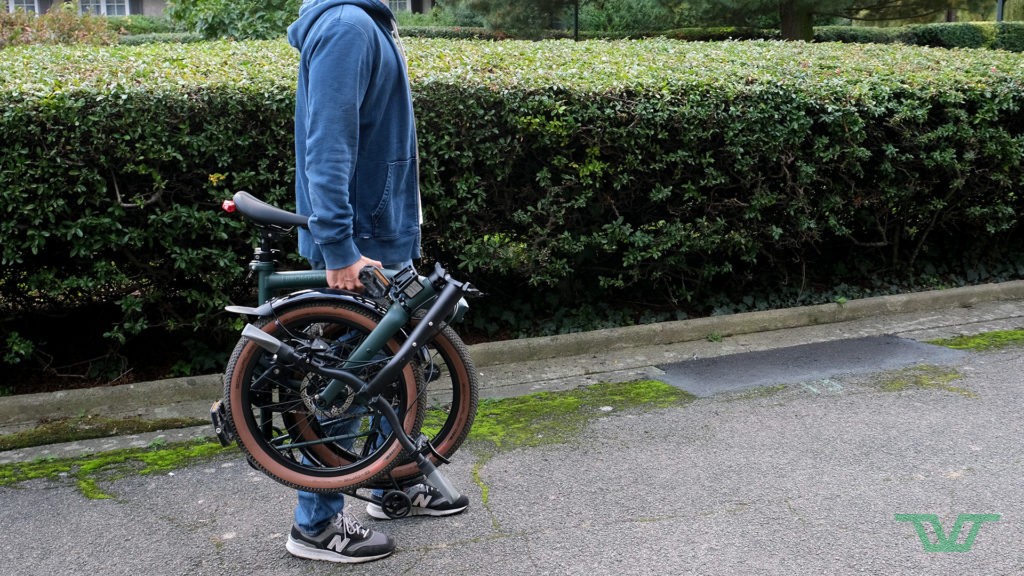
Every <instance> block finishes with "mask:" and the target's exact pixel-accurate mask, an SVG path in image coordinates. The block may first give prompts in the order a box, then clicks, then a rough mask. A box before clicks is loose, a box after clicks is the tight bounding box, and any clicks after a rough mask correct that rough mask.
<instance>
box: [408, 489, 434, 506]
mask: <svg viewBox="0 0 1024 576" xmlns="http://www.w3.org/2000/svg"><path fill="white" fill-rule="evenodd" d="M433 499H434V497H433V496H431V495H430V493H429V492H420V493H419V494H417V495H416V496H415V497H414V498H413V499H412V505H413V506H418V507H420V508H426V507H427V506H430V502H431V501H432V500H433Z"/></svg>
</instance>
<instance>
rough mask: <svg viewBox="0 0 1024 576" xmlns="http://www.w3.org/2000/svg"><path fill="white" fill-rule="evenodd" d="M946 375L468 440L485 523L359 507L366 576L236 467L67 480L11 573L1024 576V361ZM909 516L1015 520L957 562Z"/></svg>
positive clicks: (461, 466)
mask: <svg viewBox="0 0 1024 576" xmlns="http://www.w3.org/2000/svg"><path fill="white" fill-rule="evenodd" d="M993 307H995V308H998V309H999V310H1001V312H999V313H995V312H992V311H991V310H989V309H988V308H985V307H978V308H977V309H975V310H974V311H973V312H972V314H970V315H969V316H970V317H966V316H965V317H963V318H961V319H958V320H951V318H954V316H953V314H954V311H950V312H949V313H948V314H947V313H942V314H931V315H930V316H929V317H930V318H932V319H930V320H928V319H926V318H925V316H927V315H924V316H922V315H917V316H914V317H910V316H907V317H903V318H899V319H896V320H895V321H896V322H897V323H899V327H897V328H893V326H891V325H886V324H885V323H886V322H892V321H893V320H892V319H891V318H887V319H876V320H877V321H875V322H874V323H873V324H872V326H873V327H868V325H867V324H843V325H831V326H829V327H826V328H827V329H826V330H825V332H816V331H815V329H812V328H796V329H791V330H783V331H775V332H771V333H765V334H760V335H747V336H742V337H735V338H725V339H723V340H722V341H721V342H708V341H704V342H703V343H699V344H698V343H690V344H688V345H687V346H685V347H680V346H676V347H675V348H673V351H671V353H670V352H669V348H671V347H658V348H656V349H655V348H652V349H647V350H646V351H644V352H643V354H646V355H647V356H646V357H645V358H646V359H645V360H644V361H643V362H639V361H637V360H636V359H635V355H636V354H639V352H637V351H634V360H632V361H629V362H626V361H625V360H622V359H621V358H623V357H624V356H620V355H619V353H615V354H611V353H609V354H606V355H603V354H601V353H600V352H594V353H593V354H592V355H591V356H593V359H592V360H593V361H592V362H588V363H584V364H582V365H581V364H579V363H577V364H576V365H577V370H576V371H575V373H573V372H572V370H570V369H569V366H570V365H571V363H569V362H563V363H560V364H558V366H555V365H554V364H551V365H550V366H551V367H550V372H548V373H547V376H550V377H547V376H545V377H544V378H541V379H539V380H536V381H537V382H545V383H546V385H547V386H549V387H551V388H558V387H568V386H571V385H576V384H578V383H585V382H586V381H588V380H590V379H598V380H601V379H615V377H616V375H620V376H622V378H625V377H627V376H630V375H638V374H639V375H648V376H650V375H653V376H656V375H657V369H656V368H655V366H658V365H661V364H663V363H664V362H665V361H666V360H665V359H666V358H668V357H670V356H671V357H675V358H677V359H681V358H685V357H687V356H688V355H689V356H690V357H692V356H693V355H694V354H696V355H698V356H699V357H706V356H709V355H712V354H711V353H709V352H705V351H706V350H711V349H715V350H716V351H717V352H719V353H723V354H724V353H729V352H741V351H751V350H770V349H773V348H778V347H780V346H787V345H794V344H800V343H809V342H814V341H822V340H836V339H840V338H844V337H857V336H863V335H868V334H872V333H875V334H877V333H892V334H899V335H900V336H902V337H908V338H911V337H912V338H915V339H927V338H931V337H935V336H938V335H952V334H955V333H958V332H964V333H974V332H982V331H986V330H989V329H995V328H1014V327H1016V328H1020V327H1021V326H1022V324H1024V322H1022V321H1021V315H1020V314H1019V311H1020V309H1021V304H1020V303H1017V304H1009V303H1003V304H999V305H993ZM882 320H884V322H882ZM879 330H882V332H878V331H879ZM598 357H600V358H598ZM759 361H763V359H761V360H759ZM581 366H583V367H586V368H587V369H589V368H592V367H594V366H604V367H605V370H604V371H594V372H591V373H586V370H584V369H583V368H582V367H581ZM938 370H940V371H941V372H944V373H949V372H955V373H956V374H957V375H958V376H959V379H957V380H954V381H952V382H949V383H948V384H949V386H950V387H951V389H939V388H936V389H913V388H911V389H906V390H902V391H895V392H893V391H885V390H884V389H883V388H882V386H881V384H882V383H883V382H884V381H886V380H887V379H891V377H892V376H893V375H894V373H892V372H890V373H868V374H863V373H862V374H833V375H827V376H823V377H820V378H816V379H815V380H811V381H804V380H799V379H797V380H794V381H792V382H788V383H787V385H786V386H785V387H784V388H782V389H781V390H780V389H771V390H766V389H761V390H755V391H752V392H751V391H747V392H741V393H736V394H718V395H713V396H709V397H703V398H698V399H697V400H695V401H694V402H692V403H690V404H688V405H686V406H681V407H676V408H670V409H663V410H653V411H652V410H647V411H623V412H618V411H613V412H612V413H611V415H609V416H607V417H605V418H601V419H599V420H596V421H594V422H593V423H592V424H591V425H590V426H589V427H588V428H586V429H585V430H584V431H583V432H582V433H581V434H580V435H579V436H578V437H576V438H575V439H573V440H572V441H571V442H569V443H567V444H560V445H552V446H546V447H540V448H529V449H520V450H515V451H510V452H504V453H500V454H497V455H494V456H493V457H487V454H486V451H485V450H484V449H483V447H481V446H468V447H466V448H464V449H463V450H461V451H460V452H459V454H458V455H457V458H456V461H455V462H454V463H453V464H452V465H451V466H449V467H447V468H446V471H447V474H448V475H449V477H450V478H451V479H452V480H453V482H455V484H456V485H457V486H459V487H460V489H462V490H463V491H465V492H466V493H468V494H469V495H470V497H471V498H472V502H473V505H472V507H471V508H470V510H469V511H467V512H466V513H465V514H463V515H460V516H457V517H454V518H449V519H442V520H438V519H419V518H416V519H407V520H400V521H393V522H379V521H373V520H370V519H369V518H368V517H367V516H365V514H363V512H362V511H361V510H360V509H358V508H357V513H358V514H359V515H360V516H361V517H362V518H363V519H364V520H365V521H366V523H367V524H368V525H372V526H374V527H378V528H382V529H386V530H389V531H390V532H391V533H392V534H393V535H394V536H395V537H396V538H397V540H398V542H399V549H398V551H397V552H396V554H395V555H393V556H392V557H390V558H388V559H386V560H383V561H381V562H377V563H372V564H367V565H362V566H351V567H338V566H333V565H326V564H320V563H315V562H309V561H303V560H298V559H294V558H292V557H290V556H289V555H288V554H287V552H286V551H285V550H284V541H285V538H286V537H287V532H288V529H289V526H290V513H291V508H292V504H293V495H292V492H291V491H289V490H288V489H286V488H284V487H281V486H279V485H277V484H276V483H274V482H273V481H271V480H269V479H267V478H266V477H264V476H263V475H261V474H259V473H257V472H255V471H253V470H252V469H250V468H249V467H248V466H246V465H245V464H244V462H243V461H242V460H241V459H240V458H239V457H237V455H231V456H228V457H223V458H220V459H217V460H214V461H208V462H205V463H202V464H199V465H195V466H191V467H187V468H184V469H181V470H177V471H175V472H174V473H172V474H165V475H159V476H146V477H142V476H129V477H125V478H122V479H120V480H115V481H112V482H109V483H106V484H104V488H105V489H106V490H107V491H109V492H111V493H113V494H115V495H116V497H115V498H113V499H110V500H89V499H86V498H85V497H83V496H82V495H81V494H80V493H79V492H78V490H77V489H76V488H75V487H74V486H71V485H70V483H69V482H52V481H35V482H30V483H27V484H23V485H20V486H17V487H13V488H0V501H2V502H3V512H2V514H0V531H2V533H3V534H4V538H2V539H0V562H2V564H0V566H3V568H2V573H3V574H11V575H12V576H13V575H18V576H23V575H35V574H38V575H47V576H50V575H63V574H74V575H89V576H92V575H100V574H102V575H108V574H110V575H113V574H126V575H127V574H147V575H152V576H162V575H181V574H190V575H199V574H210V575H217V576H225V575H249V574H258V575H263V574H266V575H292V574H295V575H299V574H301V575H317V574H339V573H344V574H422V575H441V574H473V575H482V576H487V575H495V576H497V575H501V576H505V575H519V574H522V575H535V574H552V575H570V574H581V575H587V576H599V575H621V574H628V575H633V574H636V575H646V574H651V575H655V574H657V575H664V574H723V575H726V574H728V575H734V574H739V575H743V574H772V575H774V574H779V575H792V574H871V575H874V574H913V575H931V574H934V575H940V574H994V575H1015V574H1024V546H1022V542H1024V483H1022V478H1024V450H1022V449H1021V443H1022V439H1024V420H1022V418H1021V414H1022V413H1024V400H1022V399H1021V398H1022V394H1021V392H1022V387H1024V382H1022V381H1024V378H1022V376H1021V375H1022V374H1024V349H1022V348H1013V349H1009V350H1004V351H999V352H984V353H982V352H972V353H968V354H964V355H963V356H961V357H960V358H959V359H956V360H955V361H952V362H946V363H944V365H943V367H941V368H940V369H938ZM477 479H478V480H479V483H477V481H476V480H477ZM484 486H485V487H486V488H487V494H488V499H487V502H486V503H483V502H482V495H483V493H482V487H484ZM897 514H934V515H936V516H937V519H938V521H939V522H940V527H941V529H942V530H943V531H944V532H947V533H948V532H950V531H951V529H952V527H953V525H954V521H955V520H956V518H957V516H958V515H961V514H987V515H998V517H999V519H998V521H988V522H985V523H982V524H981V525H980V527H979V530H978V531H977V533H976V534H975V538H974V540H973V541H971V542H970V544H971V547H970V550H969V551H965V552H960V553H952V552H946V553H938V552H927V551H925V549H924V546H923V544H922V541H921V540H920V538H919V536H918V534H917V532H916V530H915V527H914V524H913V523H912V522H906V521H898V520H897V516H896V515H897ZM989 518H992V516H989ZM970 527H971V524H970V523H968V524H967V526H965V527H964V529H963V531H962V534H961V537H960V538H959V540H958V541H959V542H960V543H961V544H964V545H966V544H967V542H966V536H967V535H969V534H970ZM928 530H929V531H926V536H928V537H929V538H930V540H931V541H934V539H935V535H934V534H932V533H931V532H930V531H931V530H932V529H931V528H928Z"/></svg>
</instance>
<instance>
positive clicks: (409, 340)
mask: <svg viewBox="0 0 1024 576" xmlns="http://www.w3.org/2000/svg"><path fill="white" fill-rule="evenodd" d="M224 209H225V210H228V211H230V212H237V213H240V214H242V215H243V216H245V217H246V218H247V219H249V220H250V221H252V222H253V223H254V224H255V225H256V226H257V228H258V230H259V242H258V244H257V247H256V250H255V255H254V257H253V260H252V262H250V264H249V268H250V271H251V274H250V275H255V276H256V280H257V284H258V293H259V295H258V298H259V305H258V306H257V307H243V306H229V307H227V308H226V309H227V310H228V311H229V312H232V313H236V314H240V315H242V316H244V317H245V318H246V319H247V320H248V323H247V325H246V326H245V329H244V330H243V331H242V338H241V339H240V340H239V342H238V344H237V345H236V346H235V348H234V351H233V352H232V353H231V356H230V359H229V360H228V363H227V367H226V369H225V372H224V397H223V398H222V399H221V400H219V401H218V402H216V403H215V404H214V405H213V407H212V408H211V418H212V420H213V425H214V428H215V430H216V432H217V435H218V437H219V438H220V440H221V442H222V443H223V444H225V445H228V444H230V443H231V442H237V443H238V445H239V446H240V447H241V449H242V451H243V452H244V453H245V455H246V457H247V459H248V461H249V463H250V464H252V465H253V466H254V467H256V468H257V469H259V470H261V471H263V472H264V473H265V474H267V475H268V476H270V477H271V478H273V479H274V480H277V481H278V482H281V483H282V484H285V485H287V486H290V487H292V488H296V489H301V490H307V491H312V492H341V493H344V494H347V495H351V496H353V497H356V498H359V499H362V500H368V501H372V502H376V503H377V504H379V505H380V506H381V508H382V509H383V510H384V512H385V513H386V514H387V515H388V516H390V517H393V518H397V517H401V516H404V515H406V514H407V513H408V512H409V510H410V509H411V506H410V502H409V498H408V496H407V495H406V494H405V492H403V491H402V488H403V487H406V486H408V485H410V484H414V483H417V482H427V483H429V484H431V485H432V486H433V487H434V488H436V489H438V490H439V491H440V492H441V493H442V494H443V495H444V496H445V497H446V498H448V501H449V502H454V501H455V500H456V499H457V498H458V497H459V494H458V491H457V490H456V489H455V488H454V487H453V486H452V485H451V483H450V482H449V481H448V480H447V479H446V478H445V477H444V476H443V475H442V474H441V473H440V472H439V471H438V470H437V466H438V465H440V464H443V463H447V462H448V459H449V458H450V457H451V456H452V454H454V453H455V451H456V450H458V448H459V446H461V445H462V442H463V441H464V440H465V438H466V436H467V435H468V434H469V431H470V428H471V427H472V425H473V419H474V417H475V415H476V409H477V402H478V382H477V373H476V371H475V370H474V368H473V362H472V359H471V358H470V356H469V351H468V348H467V347H466V345H465V344H464V343H463V342H462V340H461V339H460V338H459V336H458V335H457V334H456V333H455V331H454V330H452V328H451V326H450V325H451V324H452V323H454V322H458V321H460V320H461V319H462V317H463V316H464V314H465V312H466V310H467V309H468V305H467V302H466V300H467V298H470V297H473V296H477V295H479V291H478V290H477V289H476V288H474V287H473V286H472V285H470V284H469V283H468V282H461V281H459V280H456V279H454V278H452V277H451V276H450V275H449V274H448V273H447V272H446V271H445V270H444V268H443V267H442V266H441V265H440V264H438V265H436V266H435V267H434V270H433V271H432V272H431V273H430V274H428V275H427V276H420V275H419V274H418V273H417V272H416V271H415V269H413V268H412V267H409V268H407V269H405V270H399V271H387V270H380V269H375V268H366V269H364V270H363V271H362V273H361V274H360V280H361V281H362V283H363V285H364V287H365V288H366V292H365V293H364V294H356V293H353V292H348V291H343V290H335V289H330V288H328V287H327V282H326V275H325V272H324V271H323V270H300V271H280V270H278V265H277V262H276V260H275V257H276V255H277V254H278V253H279V252H278V251H277V249H276V245H277V243H278V241H279V240H280V239H281V237H282V236H284V235H287V234H290V233H291V232H292V231H293V230H294V229H295V228H297V227H303V226H306V223H307V218H306V217H305V216H301V215H298V214H294V213H292V212H288V211H286V210H282V209H280V208H277V207H274V206H272V205H270V204H267V203H265V202H262V201H260V200H258V199H256V198H255V197H253V196H252V195H251V194H248V193H247V192H238V193H236V194H235V195H234V196H233V198H232V200H230V201H226V202H225V203H224ZM369 489H372V490H369Z"/></svg>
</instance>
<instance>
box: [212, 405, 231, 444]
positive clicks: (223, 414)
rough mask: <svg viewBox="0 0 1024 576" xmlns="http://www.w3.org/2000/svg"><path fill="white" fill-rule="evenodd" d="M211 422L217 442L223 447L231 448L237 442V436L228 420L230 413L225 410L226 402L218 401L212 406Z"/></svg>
mask: <svg viewBox="0 0 1024 576" xmlns="http://www.w3.org/2000/svg"><path fill="white" fill-rule="evenodd" d="M210 421H211V422H213V431H214V433H216V434H217V440H218V441H219V442H220V445H221V446H230V445H232V444H234V442H235V434H234V431H233V430H232V429H231V426H230V424H229V420H228V412H227V410H226V409H225V408H224V402H223V401H221V400H217V401H216V402H214V403H213V406H210Z"/></svg>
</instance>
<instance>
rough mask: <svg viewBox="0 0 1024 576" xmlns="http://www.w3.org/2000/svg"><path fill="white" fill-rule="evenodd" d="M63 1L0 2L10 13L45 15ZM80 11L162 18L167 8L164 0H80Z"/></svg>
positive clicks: (18, 0) (106, 14) (12, 0)
mask: <svg viewBox="0 0 1024 576" xmlns="http://www.w3.org/2000/svg"><path fill="white" fill-rule="evenodd" d="M60 1H61V0H0V2H3V3H5V4H6V5H7V6H6V7H7V11H8V12H14V11H15V10H24V11H25V12H32V13H35V14H43V13H45V12H46V11H48V10H49V9H50V8H51V7H52V6H53V5H54V4H59V3H60ZM78 6H79V9H80V10H81V11H82V12H83V13H86V12H89V13H92V14H96V15H99V16H160V15H161V14H163V13H164V9H165V8H167V3H166V2H165V1H164V0H79V1H78Z"/></svg>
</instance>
